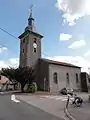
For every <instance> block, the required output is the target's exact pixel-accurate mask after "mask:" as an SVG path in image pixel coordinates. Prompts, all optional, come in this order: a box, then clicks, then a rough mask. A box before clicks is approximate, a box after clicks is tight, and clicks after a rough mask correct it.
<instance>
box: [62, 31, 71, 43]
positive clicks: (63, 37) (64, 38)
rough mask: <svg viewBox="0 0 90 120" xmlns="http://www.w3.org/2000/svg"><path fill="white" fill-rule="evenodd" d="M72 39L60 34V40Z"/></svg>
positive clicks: (68, 35)
mask: <svg viewBox="0 0 90 120" xmlns="http://www.w3.org/2000/svg"><path fill="white" fill-rule="evenodd" d="M71 38H72V35H70V34H65V33H61V34H60V40H63V41H64V40H70V39H71Z"/></svg>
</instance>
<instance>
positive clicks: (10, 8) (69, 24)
mask: <svg viewBox="0 0 90 120" xmlns="http://www.w3.org/2000/svg"><path fill="white" fill-rule="evenodd" d="M89 3H90V1H89V0H86V1H85V0H73V2H72V0H66V1H65V2H63V0H48V2H47V0H44V1H42V0H26V1H25V0H15V1H12V0H9V1H6V0H3V1H1V3H0V27H1V28H3V29H5V30H6V31H8V32H9V33H11V34H13V35H14V36H16V37H18V36H19V35H20V34H21V33H22V32H23V31H24V28H25V27H26V25H27V19H28V16H29V8H30V5H31V4H33V5H34V7H33V17H34V18H35V27H36V31H37V32H39V33H41V34H42V35H44V38H43V39H42V56H43V57H47V56H45V55H43V52H44V53H45V54H47V55H48V58H50V59H54V60H60V61H61V60H62V61H65V62H71V63H73V64H77V65H80V66H82V67H84V68H85V69H84V70H86V67H89V66H90V63H89V60H90V57H89V56H90V47H89V45H90V40H89V39H90V34H89V26H90V16H89V15H90V8H89V6H88V4H89ZM65 5H67V6H66V7H65ZM0 46H1V48H0V49H1V50H0V64H1V66H0V67H2V65H3V66H7V65H11V64H15V65H16V64H17V61H18V59H17V58H18V57H19V40H16V39H14V38H13V37H11V36H9V35H8V34H6V33H4V32H3V31H1V30H0ZM85 63H87V64H86V65H85Z"/></svg>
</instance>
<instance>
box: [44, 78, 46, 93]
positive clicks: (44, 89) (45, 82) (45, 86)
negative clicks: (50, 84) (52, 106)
mask: <svg viewBox="0 0 90 120" xmlns="http://www.w3.org/2000/svg"><path fill="white" fill-rule="evenodd" d="M45 87H46V78H45V77H44V92H45Z"/></svg>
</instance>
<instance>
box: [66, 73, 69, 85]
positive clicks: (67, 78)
mask: <svg viewBox="0 0 90 120" xmlns="http://www.w3.org/2000/svg"><path fill="white" fill-rule="evenodd" d="M66 80H67V84H69V73H67V74H66Z"/></svg>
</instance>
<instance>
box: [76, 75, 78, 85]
mask: <svg viewBox="0 0 90 120" xmlns="http://www.w3.org/2000/svg"><path fill="white" fill-rule="evenodd" d="M76 83H77V84H78V74H77V73H76Z"/></svg>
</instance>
